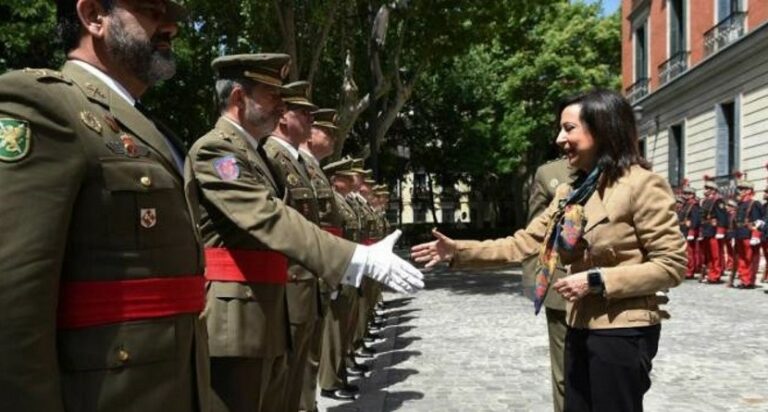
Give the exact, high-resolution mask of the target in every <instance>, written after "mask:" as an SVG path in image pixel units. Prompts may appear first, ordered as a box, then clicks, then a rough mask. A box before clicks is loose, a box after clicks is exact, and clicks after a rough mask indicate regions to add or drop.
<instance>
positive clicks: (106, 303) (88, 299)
mask: <svg viewBox="0 0 768 412" xmlns="http://www.w3.org/2000/svg"><path fill="white" fill-rule="evenodd" d="M59 293H60V294H59V309H58V313H57V316H58V327H59V328H60V329H77V328H87V327H92V326H101V325H109V324H113V323H121V322H128V321H133V320H142V319H153V318H161V317H165V316H173V315H179V314H182V313H199V312H201V311H202V310H203V308H204V307H205V279H203V277H202V276H185V277H169V278H149V279H130V280H110V281H76V282H62V284H61V288H60V291H59Z"/></svg>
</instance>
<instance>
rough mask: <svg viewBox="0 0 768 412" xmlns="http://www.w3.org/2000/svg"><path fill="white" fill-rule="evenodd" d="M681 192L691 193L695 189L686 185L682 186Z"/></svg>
mask: <svg viewBox="0 0 768 412" xmlns="http://www.w3.org/2000/svg"><path fill="white" fill-rule="evenodd" d="M683 193H686V194H689V195H692V194H694V193H696V191H695V190H693V188H692V187H690V186H688V187H684V188H683Z"/></svg>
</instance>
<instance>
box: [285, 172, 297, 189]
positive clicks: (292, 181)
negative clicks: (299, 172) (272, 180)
mask: <svg viewBox="0 0 768 412" xmlns="http://www.w3.org/2000/svg"><path fill="white" fill-rule="evenodd" d="M285 180H286V181H287V182H288V184H289V185H291V186H296V185H298V184H299V178H298V176H296V175H295V174H293V173H288V176H286V177H285Z"/></svg>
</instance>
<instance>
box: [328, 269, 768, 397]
mask: <svg viewBox="0 0 768 412" xmlns="http://www.w3.org/2000/svg"><path fill="white" fill-rule="evenodd" d="M764 290H765V289H763V288H759V289H756V290H736V289H727V288H725V287H724V286H723V285H702V284H699V283H697V282H695V281H687V282H686V283H684V284H683V285H681V286H680V287H678V288H676V289H673V290H672V291H671V293H670V299H671V302H670V303H669V305H668V306H669V311H670V313H671V314H672V319H670V320H668V321H666V322H665V323H664V326H663V327H662V337H661V342H660V345H659V346H660V347H659V353H658V355H657V356H656V359H655V360H654V369H653V372H652V380H653V386H652V387H651V390H650V392H649V393H648V394H647V395H646V398H645V399H646V401H645V409H646V411H650V412H656V411H661V412H693V411H695V412H707V411H739V412H741V411H744V412H752V411H766V412H768V295H767V294H765V293H764ZM385 299H386V300H387V301H388V302H389V307H388V308H387V312H388V314H389V318H388V326H387V327H386V329H384V330H383V331H382V335H383V336H384V337H385V339H384V340H382V341H379V342H377V343H376V344H375V345H374V347H375V348H376V349H377V350H378V352H379V354H378V355H377V356H376V358H375V359H374V360H373V361H372V362H370V363H371V364H373V366H374V370H373V372H372V374H371V376H369V377H368V378H366V379H364V380H362V381H353V382H352V383H355V384H357V385H359V386H360V387H361V396H360V398H359V399H357V400H356V401H355V402H348V403H341V402H337V401H331V400H328V399H321V400H320V410H326V411H328V412H351V411H364V412H379V411H395V410H397V411H430V412H437V411H440V412H450V411H462V412H482V411H536V412H537V411H551V410H552V407H551V401H550V378H549V356H548V352H547V342H548V341H547V336H546V323H545V319H544V316H543V315H542V316H538V317H534V316H533V305H532V304H531V303H530V301H528V300H527V299H526V298H524V297H522V296H521V295H520V275H519V272H518V271H515V270H506V271H496V272H474V273H471V274H469V273H466V272H449V271H445V270H440V271H436V272H433V273H430V274H429V275H428V280H427V287H426V290H424V291H422V292H421V293H419V294H417V295H414V296H407V297H404V296H401V295H395V294H385Z"/></svg>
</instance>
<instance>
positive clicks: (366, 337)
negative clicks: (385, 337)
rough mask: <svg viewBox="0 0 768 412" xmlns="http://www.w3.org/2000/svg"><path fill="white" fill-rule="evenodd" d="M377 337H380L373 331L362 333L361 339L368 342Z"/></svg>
mask: <svg viewBox="0 0 768 412" xmlns="http://www.w3.org/2000/svg"><path fill="white" fill-rule="evenodd" d="M378 339H381V335H377V334H375V333H371V332H368V333H366V334H365V335H363V341H365V342H368V343H370V342H373V341H376V340H378Z"/></svg>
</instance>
